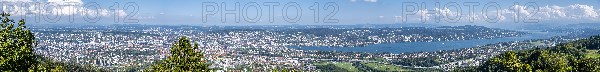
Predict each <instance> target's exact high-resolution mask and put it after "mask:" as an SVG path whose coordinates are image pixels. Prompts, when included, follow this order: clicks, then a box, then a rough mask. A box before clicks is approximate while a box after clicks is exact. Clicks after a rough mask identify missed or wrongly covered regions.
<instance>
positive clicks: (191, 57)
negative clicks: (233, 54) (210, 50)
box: [148, 36, 210, 72]
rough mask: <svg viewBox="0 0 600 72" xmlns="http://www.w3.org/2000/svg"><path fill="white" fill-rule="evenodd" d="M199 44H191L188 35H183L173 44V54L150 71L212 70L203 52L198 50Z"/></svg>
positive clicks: (200, 71)
mask: <svg viewBox="0 0 600 72" xmlns="http://www.w3.org/2000/svg"><path fill="white" fill-rule="evenodd" d="M196 49H198V44H197V43H195V44H194V45H192V44H191V42H190V40H189V39H188V38H187V37H185V36H184V37H181V38H180V39H179V40H178V41H177V42H174V43H173V44H172V47H171V49H170V51H171V55H170V56H169V57H168V58H167V59H166V60H161V61H160V62H158V63H157V64H155V65H153V66H151V67H150V69H148V70H149V71H161V72H162V71H169V72H171V71H178V72H179V71H193V72H205V71H210V69H209V68H208V64H206V60H204V59H202V58H203V57H204V54H203V52H201V51H196Z"/></svg>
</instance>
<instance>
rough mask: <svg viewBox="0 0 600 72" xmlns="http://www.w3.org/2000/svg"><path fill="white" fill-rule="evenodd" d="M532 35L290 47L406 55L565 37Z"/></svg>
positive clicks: (547, 34) (541, 34)
mask: <svg viewBox="0 0 600 72" xmlns="http://www.w3.org/2000/svg"><path fill="white" fill-rule="evenodd" d="M524 32H529V33H531V34H528V35H524V36H520V37H505V38H495V39H472V40H457V41H439V42H404V43H384V44H374V45H367V46H363V47H320V46H289V48H296V49H300V50H320V51H342V52H390V53H406V52H421V51H438V50H452V49H460V48H470V47H476V46H481V45H486V44H493V43H498V42H509V41H523V40H530V39H547V38H551V37H553V36H560V35H564V33H555V32H540V31H524Z"/></svg>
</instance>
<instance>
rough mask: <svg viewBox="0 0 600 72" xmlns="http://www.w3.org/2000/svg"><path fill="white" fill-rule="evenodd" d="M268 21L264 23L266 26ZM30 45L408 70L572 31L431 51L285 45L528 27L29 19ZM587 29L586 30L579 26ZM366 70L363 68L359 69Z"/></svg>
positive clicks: (139, 56)
mask: <svg viewBox="0 0 600 72" xmlns="http://www.w3.org/2000/svg"><path fill="white" fill-rule="evenodd" d="M265 27H268V26H265ZM32 31H33V32H34V33H35V35H36V36H37V39H38V42H39V43H38V45H37V47H36V48H35V51H36V52H37V53H39V54H41V55H43V56H45V57H50V58H53V59H55V60H57V61H62V62H71V63H77V64H83V65H93V66H95V67H100V68H106V69H112V70H118V69H124V68H127V67H138V69H143V68H144V67H147V66H148V65H149V64H152V63H153V62H155V61H158V60H161V59H165V57H167V56H168V55H169V49H168V48H169V47H170V44H171V43H172V42H174V41H175V40H176V39H177V38H178V37H181V36H188V37H190V39H191V40H192V41H193V42H195V43H198V46H199V47H200V49H197V50H199V51H203V53H204V54H205V57H206V59H207V60H208V61H209V62H208V63H209V64H211V65H210V67H211V68H215V69H222V70H239V71H249V70H254V71H256V70H269V69H274V68H286V69H301V70H311V71H314V70H323V69H322V67H320V66H319V65H318V63H337V62H340V63H348V64H354V65H356V64H357V63H358V64H359V65H362V64H363V63H376V64H386V65H393V66H396V67H401V68H404V69H407V70H410V69H413V70H418V69H431V70H446V71H447V70H451V69H453V68H456V67H468V66H478V65H480V64H481V63H482V61H483V60H485V59H487V58H490V57H492V56H494V55H498V54H500V53H502V52H504V51H510V50H522V49H531V48H533V47H549V46H552V45H554V44H557V43H561V42H566V41H572V40H574V39H575V38H576V37H553V38H551V39H538V40H526V41H511V42H501V43H496V44H488V45H483V46H478V47H473V48H461V49H457V50H439V51H432V52H428V51H425V52H409V53H400V54H395V53H387V52H384V53H371V52H336V51H316V50H302V49H297V48H290V47H289V46H325V47H356V46H368V45H372V44H382V43H402V42H437V41H455V40H471V39H494V38H504V37H519V36H523V35H527V34H529V33H527V32H519V31H511V30H504V29H496V28H486V27H483V26H471V25H466V26H440V27H390V28H345V27H335V26H333V27H310V26H295V25H291V26H281V27H280V28H275V29H261V28H245V27H237V28H236V27H235V26H233V27H227V26H160V25H107V26H101V25H84V26H77V25H72V26H34V27H33V28H32ZM581 34H587V33H581ZM363 69H364V68H363Z"/></svg>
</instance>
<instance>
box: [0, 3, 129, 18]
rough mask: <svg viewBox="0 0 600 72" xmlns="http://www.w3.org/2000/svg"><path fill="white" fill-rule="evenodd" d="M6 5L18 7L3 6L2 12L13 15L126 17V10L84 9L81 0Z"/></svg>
mask: <svg viewBox="0 0 600 72" xmlns="http://www.w3.org/2000/svg"><path fill="white" fill-rule="evenodd" d="M2 1H4V3H14V4H17V5H13V6H7V5H2V11H5V12H9V13H11V14H13V15H25V14H27V13H33V14H41V15H62V16H67V15H79V16H85V15H88V16H113V14H116V16H120V17H123V16H126V15H127V13H126V12H125V11H124V10H107V9H89V8H85V7H84V2H83V1H81V0H48V1H47V2H34V1H31V0H2Z"/></svg>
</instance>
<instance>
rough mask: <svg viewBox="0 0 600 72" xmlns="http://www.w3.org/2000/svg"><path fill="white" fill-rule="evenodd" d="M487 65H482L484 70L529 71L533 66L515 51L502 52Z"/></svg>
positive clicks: (495, 71)
mask: <svg viewBox="0 0 600 72" xmlns="http://www.w3.org/2000/svg"><path fill="white" fill-rule="evenodd" d="M486 65H489V66H486V67H482V68H483V69H484V70H489V71H494V72H497V71H508V72H527V71H531V70H532V69H531V66H530V65H529V64H526V63H522V62H521V61H520V60H519V59H518V57H517V55H516V54H515V52H512V51H509V52H506V53H504V54H501V55H500V56H498V57H494V58H492V59H490V60H489V61H488V63H486Z"/></svg>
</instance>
